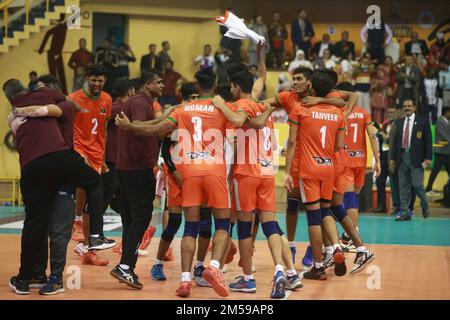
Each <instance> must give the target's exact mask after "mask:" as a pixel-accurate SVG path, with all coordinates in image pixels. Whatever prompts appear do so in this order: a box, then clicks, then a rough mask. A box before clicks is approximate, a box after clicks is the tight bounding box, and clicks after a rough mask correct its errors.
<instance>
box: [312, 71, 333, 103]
mask: <svg viewBox="0 0 450 320" xmlns="http://www.w3.org/2000/svg"><path fill="white" fill-rule="evenodd" d="M311 84H312V88H313V90H314V92H315V93H316V95H317V96H318V97H325V96H326V95H327V94H328V93H330V91H331V89H333V87H334V84H333V80H331V78H330V77H329V76H327V75H326V74H324V73H321V72H316V73H314V74H313V76H312V77H311Z"/></svg>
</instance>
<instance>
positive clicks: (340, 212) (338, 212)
mask: <svg viewBox="0 0 450 320" xmlns="http://www.w3.org/2000/svg"><path fill="white" fill-rule="evenodd" d="M330 209H331V213H332V215H333V217H334V219H336V220H337V221H339V222H342V220H344V218H345V217H346V216H347V212H345V209H344V207H343V206H342V205H339V206H333V207H331V208H330Z"/></svg>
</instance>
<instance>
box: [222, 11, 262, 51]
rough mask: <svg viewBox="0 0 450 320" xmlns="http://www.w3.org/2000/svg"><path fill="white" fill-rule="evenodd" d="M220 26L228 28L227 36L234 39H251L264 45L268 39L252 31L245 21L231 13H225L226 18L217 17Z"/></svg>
mask: <svg viewBox="0 0 450 320" xmlns="http://www.w3.org/2000/svg"><path fill="white" fill-rule="evenodd" d="M216 21H217V23H218V24H220V25H222V26H225V27H227V28H228V31H227V32H226V33H225V36H226V37H228V38H232V39H250V40H251V41H253V42H254V43H256V44H258V43H264V42H265V41H266V39H264V37H263V36H260V35H259V34H257V33H256V32H255V31H253V30H250V29H249V28H247V26H246V25H245V23H244V21H242V19H240V18H239V17H237V16H236V15H234V14H233V13H231V12H229V11H225V16H224V17H216Z"/></svg>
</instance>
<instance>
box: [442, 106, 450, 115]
mask: <svg viewBox="0 0 450 320" xmlns="http://www.w3.org/2000/svg"><path fill="white" fill-rule="evenodd" d="M448 112H450V107H443V108H442V115H446V114H447V113H448Z"/></svg>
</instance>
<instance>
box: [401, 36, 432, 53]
mask: <svg viewBox="0 0 450 320" xmlns="http://www.w3.org/2000/svg"><path fill="white" fill-rule="evenodd" d="M415 53H416V54H418V55H420V56H421V57H422V58H423V57H425V56H427V55H428V45H427V42H426V41H425V40H423V39H419V34H418V33H417V32H416V31H413V32H411V40H410V41H408V42H406V43H405V54H409V55H412V54H415Z"/></svg>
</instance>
